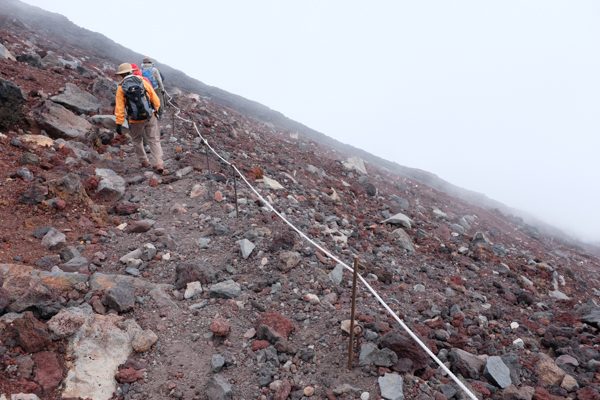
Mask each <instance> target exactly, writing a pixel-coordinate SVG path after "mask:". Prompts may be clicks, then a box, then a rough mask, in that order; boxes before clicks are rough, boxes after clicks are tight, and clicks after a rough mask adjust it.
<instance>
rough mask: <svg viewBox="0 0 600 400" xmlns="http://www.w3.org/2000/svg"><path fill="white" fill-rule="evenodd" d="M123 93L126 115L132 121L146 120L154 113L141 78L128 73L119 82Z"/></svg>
mask: <svg viewBox="0 0 600 400" xmlns="http://www.w3.org/2000/svg"><path fill="white" fill-rule="evenodd" d="M121 89H123V94H124V95H125V104H126V109H127V117H128V119H131V120H133V121H148V120H149V119H150V118H152V115H153V113H154V104H152V102H151V101H150V98H149V97H148V92H147V91H146V88H145V87H144V81H143V80H142V78H140V77H137V76H134V75H130V76H128V77H127V78H125V79H124V80H123V82H121Z"/></svg>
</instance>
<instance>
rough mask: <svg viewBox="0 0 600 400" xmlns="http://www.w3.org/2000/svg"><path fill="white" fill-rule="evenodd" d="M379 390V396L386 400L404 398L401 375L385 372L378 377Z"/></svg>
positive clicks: (401, 399) (400, 399) (402, 399)
mask: <svg viewBox="0 0 600 400" xmlns="http://www.w3.org/2000/svg"><path fill="white" fill-rule="evenodd" d="M378 383H379V390H380V391H381V397H383V398H385V399H387V400H404V392H403V389H404V387H403V386H404V381H403V379H402V376H400V375H396V374H389V373H386V374H385V375H384V376H381V377H379V379H378Z"/></svg>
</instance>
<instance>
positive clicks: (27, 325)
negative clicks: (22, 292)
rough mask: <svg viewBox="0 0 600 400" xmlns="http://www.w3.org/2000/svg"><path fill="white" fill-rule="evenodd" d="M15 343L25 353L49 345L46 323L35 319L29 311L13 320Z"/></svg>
mask: <svg viewBox="0 0 600 400" xmlns="http://www.w3.org/2000/svg"><path fill="white" fill-rule="evenodd" d="M13 326H14V329H15V337H16V339H17V343H18V344H19V346H21V348H22V349H23V350H25V351H26V352H27V353H35V352H37V351H40V350H42V349H43V348H44V347H46V346H49V345H50V343H51V340H50V334H48V330H47V328H46V325H44V324H43V323H41V322H40V321H38V320H37V319H35V317H34V316H33V313H32V312H31V311H27V312H25V313H24V314H23V316H22V317H21V318H18V319H15V320H14V321H13Z"/></svg>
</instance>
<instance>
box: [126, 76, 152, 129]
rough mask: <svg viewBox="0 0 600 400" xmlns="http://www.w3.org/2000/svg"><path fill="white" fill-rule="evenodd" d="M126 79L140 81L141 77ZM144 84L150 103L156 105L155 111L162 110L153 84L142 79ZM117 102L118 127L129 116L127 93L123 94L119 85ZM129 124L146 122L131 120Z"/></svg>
mask: <svg viewBox="0 0 600 400" xmlns="http://www.w3.org/2000/svg"><path fill="white" fill-rule="evenodd" d="M130 77H134V78H130ZM125 79H140V77H138V76H135V75H128V76H126V77H125ZM142 82H144V88H146V91H147V92H148V97H149V98H150V101H151V102H152V104H154V110H155V111H156V110H158V109H159V108H160V99H159V98H158V96H157V95H156V92H155V91H154V89H152V85H151V84H149V83H148V82H146V81H145V80H143V79H142ZM115 102H116V105H115V117H117V125H123V123H124V122H125V117H126V115H127V114H126V112H125V104H126V101H125V93H123V89H122V88H121V85H119V87H117V98H116V99H115ZM152 116H154V113H153V114H152ZM129 122H131V123H133V124H137V123H138V122H145V121H135V120H131V121H129Z"/></svg>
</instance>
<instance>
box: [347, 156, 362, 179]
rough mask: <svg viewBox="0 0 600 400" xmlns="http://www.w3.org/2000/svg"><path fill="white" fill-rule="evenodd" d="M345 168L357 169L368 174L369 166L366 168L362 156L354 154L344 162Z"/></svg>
mask: <svg viewBox="0 0 600 400" xmlns="http://www.w3.org/2000/svg"><path fill="white" fill-rule="evenodd" d="M342 165H343V166H344V168H346V169H347V170H350V171H357V172H360V173H361V174H363V175H367V168H365V163H364V161H363V159H362V158H360V157H357V156H354V157H350V158H348V159H347V160H346V161H344V162H342Z"/></svg>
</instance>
